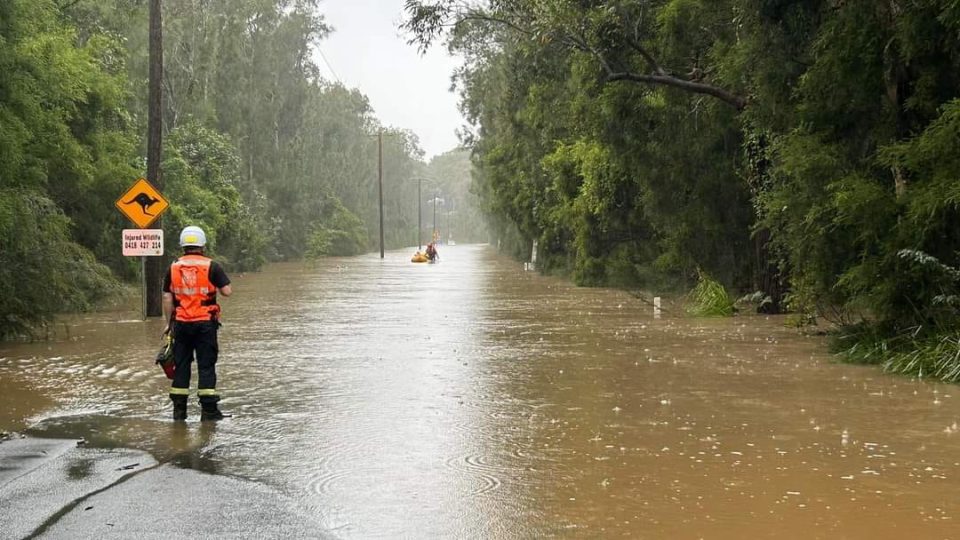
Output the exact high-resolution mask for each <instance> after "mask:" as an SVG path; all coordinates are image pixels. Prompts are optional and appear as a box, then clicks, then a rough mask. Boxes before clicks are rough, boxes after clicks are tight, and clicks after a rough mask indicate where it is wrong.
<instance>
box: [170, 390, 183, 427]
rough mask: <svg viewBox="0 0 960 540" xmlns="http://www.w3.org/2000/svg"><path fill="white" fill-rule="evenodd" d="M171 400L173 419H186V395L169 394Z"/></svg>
mask: <svg viewBox="0 0 960 540" xmlns="http://www.w3.org/2000/svg"><path fill="white" fill-rule="evenodd" d="M170 400H171V401H173V420H174V421H175V422H180V421H184V420H186V419H187V396H171V397H170Z"/></svg>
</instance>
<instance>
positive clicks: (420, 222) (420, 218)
mask: <svg viewBox="0 0 960 540" xmlns="http://www.w3.org/2000/svg"><path fill="white" fill-rule="evenodd" d="M422 183H423V178H417V251H420V247H421V246H423V242H421V241H420V228H421V227H423V211H422V210H421V209H420V206H421V202H422V201H423V196H422V195H420V184H422Z"/></svg>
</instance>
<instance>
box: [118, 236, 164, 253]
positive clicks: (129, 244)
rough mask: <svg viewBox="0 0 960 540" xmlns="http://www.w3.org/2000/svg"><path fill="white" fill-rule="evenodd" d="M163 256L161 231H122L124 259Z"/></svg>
mask: <svg viewBox="0 0 960 540" xmlns="http://www.w3.org/2000/svg"><path fill="white" fill-rule="evenodd" d="M161 255H163V229H124V230H123V256H124V257H159V256H161Z"/></svg>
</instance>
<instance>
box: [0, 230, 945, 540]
mask: <svg viewBox="0 0 960 540" xmlns="http://www.w3.org/2000/svg"><path fill="white" fill-rule="evenodd" d="M408 261H409V253H408V252H406V251H404V252H396V253H388V255H387V259H386V260H385V261H381V260H380V259H379V258H378V257H376V256H364V257H358V258H350V259H330V260H326V261H322V262H320V263H318V264H316V265H309V264H283V265H274V266H271V267H270V268H269V269H268V270H267V271H265V272H263V273H259V274H249V275H246V276H234V277H235V281H234V283H235V290H236V294H235V295H234V297H233V298H231V299H230V300H229V301H228V302H226V303H225V327H224V329H223V332H222V334H221V363H220V366H219V371H220V381H221V388H222V391H223V392H224V395H225V400H224V402H223V407H224V409H226V410H229V411H233V412H234V413H236V415H237V416H236V417H234V418H232V419H230V420H228V421H226V422H223V423H221V424H220V425H217V426H215V427H212V428H211V427H201V425H200V423H199V422H197V421H196V418H197V416H198V411H197V409H196V407H195V405H193V404H192V407H194V408H193V409H191V422H189V423H188V425H187V426H186V427H185V428H184V427H182V426H181V427H179V428H178V427H176V426H172V425H171V422H169V421H168V416H169V406H168V402H167V398H166V395H165V392H164V389H165V379H164V378H163V376H162V374H161V373H160V370H159V369H158V368H156V367H155V366H153V365H152V357H153V354H154V352H155V346H156V345H158V344H159V340H158V339H157V336H158V335H159V330H160V324H161V323H159V322H157V321H152V322H150V323H146V324H144V323H140V322H138V321H134V320H129V321H120V322H117V319H118V317H117V316H116V315H115V314H105V315H95V316H88V317H84V318H81V319H78V320H76V321H74V323H75V324H72V325H71V326H70V327H69V335H66V332H63V331H61V332H60V333H61V334H64V335H63V336H62V338H60V339H58V340H56V341H54V342H49V343H39V344H31V345H9V344H8V345H3V346H0V429H11V428H14V429H19V428H22V427H23V424H22V421H23V420H24V419H26V422H27V423H29V424H30V425H31V426H32V428H31V431H32V432H33V433H35V434H49V435H57V436H76V437H85V438H86V439H87V440H88V441H90V444H102V445H116V446H128V447H135V448H141V449H145V450H148V451H150V452H152V453H154V455H156V456H157V457H158V458H159V459H161V460H165V459H173V460H175V462H176V463H179V464H182V465H183V466H187V467H193V468H198V469H202V470H208V471H211V472H217V473H222V474H230V475H237V476H242V477H247V478H252V479H255V480H257V481H260V482H264V483H266V484H269V485H271V486H274V487H276V488H278V489H280V490H282V491H283V492H285V493H287V494H289V495H290V496H292V497H293V498H295V499H296V500H298V501H299V502H300V503H302V504H303V505H304V506H305V507H307V508H309V509H310V510H311V512H313V513H315V514H316V515H317V516H318V517H319V519H320V520H321V521H322V523H323V524H324V525H325V526H326V527H327V532H330V533H333V534H334V535H336V536H341V537H348V538H349V537H359V538H366V537H416V538H438V537H461V538H464V537H467V538H516V537H524V538H529V537H544V536H546V537H550V536H564V537H567V536H574V537H629V538H643V537H649V538H699V537H707V538H745V537H747V538H749V537H776V538H817V537H819V538H838V537H849V538H866V537H871V538H904V537H913V538H947V537H951V536H956V535H957V534H958V531H960V524H957V523H955V521H956V520H957V519H960V501H958V499H957V498H956V496H955V495H956V493H957V492H958V488H960V464H958V462H960V433H955V432H956V431H957V422H958V420H960V401H958V399H957V393H958V390H957V388H956V387H954V386H945V385H939V384H933V383H927V382H922V381H913V380H909V379H905V378H898V377H889V376H885V375H883V374H881V373H880V372H878V371H876V370H874V369H872V368H862V367H853V366H845V365H836V364H832V363H831V362H830V360H829V357H828V356H827V354H826V352H825V344H824V342H823V340H822V339H819V338H810V337H803V336H800V335H798V334H797V333H796V332H795V331H793V330H790V329H787V328H784V326H783V320H782V319H780V318H766V317H738V318H733V319H724V320H694V319H689V318H683V317H678V316H676V314H675V313H674V312H669V311H668V312H667V313H666V315H665V317H664V318H663V319H659V320H654V319H653V318H652V316H651V315H652V314H651V313H650V307H649V306H648V305H646V304H644V303H642V302H640V301H638V300H636V299H634V298H632V297H630V296H629V295H627V294H624V293H620V292H616V291H609V290H597V289H578V288H575V287H573V286H571V285H569V284H567V283H565V282H563V281H560V280H556V279H552V278H545V277H540V276H536V275H532V274H530V273H524V272H522V266H521V265H518V264H516V263H513V262H510V261H507V260H505V259H502V258H500V257H498V256H496V255H494V253H493V251H492V250H490V249H489V248H486V247H479V246H457V247H448V248H446V249H444V250H443V263H442V264H439V265H414V264H411V263H409V262H408ZM121 318H122V317H121ZM131 318H133V317H132V316H131Z"/></svg>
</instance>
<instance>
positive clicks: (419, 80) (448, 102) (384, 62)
mask: <svg viewBox="0 0 960 540" xmlns="http://www.w3.org/2000/svg"><path fill="white" fill-rule="evenodd" d="M403 3H404V0H323V1H322V2H321V3H320V11H321V12H322V13H323V14H324V17H325V19H326V22H327V24H329V25H331V26H333V27H334V32H333V34H331V35H330V37H329V38H327V39H325V40H323V41H322V42H321V43H320V50H321V51H322V52H323V55H324V56H326V59H327V60H328V61H329V63H330V67H332V68H333V71H334V72H335V73H336V77H335V76H334V75H333V74H332V73H330V68H328V67H327V65H326V64H325V63H324V61H323V58H321V57H320V55H319V54H318V55H317V58H316V62H317V64H318V65H319V66H320V67H321V69H322V70H324V72H325V75H326V76H327V77H328V78H330V79H331V80H336V79H337V78H338V77H339V80H340V81H341V82H343V84H344V85H346V86H348V87H351V88H359V89H360V91H361V92H363V93H364V94H366V96H367V97H368V98H369V99H370V104H371V106H372V107H373V109H374V110H375V111H376V116H377V117H378V118H380V120H381V122H383V123H384V124H386V125H389V126H394V127H399V128H405V129H410V130H412V131H413V132H414V133H416V134H417V136H419V137H420V145H421V147H422V148H423V149H424V150H425V151H426V153H427V156H426V157H427V160H429V159H430V158H432V157H434V156H436V155H438V154H442V153H444V152H446V151H448V150H452V149H454V148H456V147H457V145H458V142H459V141H458V140H457V135H456V129H457V128H459V127H460V126H461V125H462V124H463V123H464V122H463V118H462V116H461V115H460V112H459V111H458V110H457V101H458V98H457V95H456V94H455V93H453V92H450V76H451V75H452V74H453V71H454V69H455V68H456V67H457V65H458V62H457V61H456V60H455V59H453V58H450V57H449V56H448V55H447V54H446V50H445V49H444V48H443V47H439V48H437V47H434V48H432V49H431V50H430V51H429V52H428V53H427V55H426V56H420V54H419V53H418V52H417V49H416V47H414V46H411V45H407V43H406V39H405V38H404V37H403V36H402V35H401V33H400V30H398V29H397V26H398V24H399V22H400V21H401V20H402V19H403Z"/></svg>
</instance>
